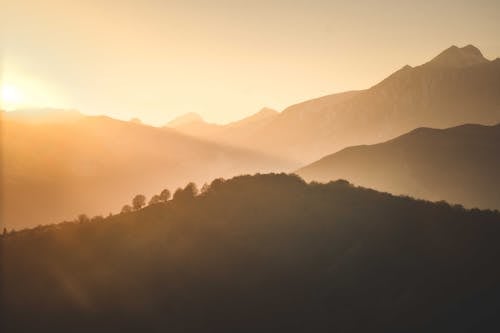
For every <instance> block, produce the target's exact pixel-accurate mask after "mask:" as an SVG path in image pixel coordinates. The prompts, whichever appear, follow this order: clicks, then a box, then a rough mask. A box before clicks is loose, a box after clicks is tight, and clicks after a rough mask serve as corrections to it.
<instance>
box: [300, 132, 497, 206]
mask: <svg viewBox="0 0 500 333" xmlns="http://www.w3.org/2000/svg"><path fill="white" fill-rule="evenodd" d="M499 171H500V124H499V125H495V126H482V125H462V126H458V127H453V128H448V129H444V130H440V129H430V128H418V129H416V130H413V131H411V132H410V133H407V134H405V135H402V136H400V137H397V138H396V139H393V140H390V141H387V142H384V143H380V144H375V145H369V146H355V147H349V148H346V149H344V150H342V151H339V152H337V153H334V154H331V155H329V156H326V157H324V158H322V159H321V160H319V161H317V162H314V163H312V164H310V165H308V166H306V167H304V168H302V169H300V170H299V171H298V172H297V173H298V174H300V175H301V176H302V177H304V178H305V179H309V180H312V179H313V180H318V181H330V180H334V179H339V178H341V179H347V180H349V181H351V182H353V183H355V184H358V185H362V186H366V187H370V188H375V189H378V190H383V191H389V192H391V193H396V194H409V195H411V196H415V197H419V198H425V199H430V200H443V199H444V200H446V201H449V202H454V203H461V204H464V205H466V206H468V207H482V208H494V209H500V190H499V189H500V172H499Z"/></svg>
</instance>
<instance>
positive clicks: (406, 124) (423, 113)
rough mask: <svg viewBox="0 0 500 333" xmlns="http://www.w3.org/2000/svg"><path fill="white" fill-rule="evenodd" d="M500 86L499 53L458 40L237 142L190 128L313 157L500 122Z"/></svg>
mask: <svg viewBox="0 0 500 333" xmlns="http://www.w3.org/2000/svg"><path fill="white" fill-rule="evenodd" d="M499 92H500V59H499V58H497V59H496V60H493V61H490V60H488V59H486V58H484V57H483V55H482V54H481V51H480V50H479V49H477V48H476V47H474V46H472V45H468V46H465V47H462V48H459V47H456V46H452V47H450V48H448V49H447V50H445V51H443V52H442V53H440V54H439V55H438V56H436V57H435V58H434V59H432V60H430V61H429V62H427V63H425V64H423V65H420V66H416V67H411V66H408V65H406V66H404V67H403V68H401V69H400V70H398V71H396V72H395V73H393V74H391V75H390V76H389V77H387V78H386V79H384V80H383V81H381V82H380V83H378V84H376V85H374V86H373V87H371V88H369V89H365V90H360V91H351V92H345V93H340V94H333V95H329V96H325V97H321V98H317V99H313V100H310V101H306V102H303V103H299V104H296V105H292V106H290V107H288V108H286V109H285V110H283V111H282V112H280V113H279V114H276V115H275V116H273V118H272V119H270V121H269V122H268V123H266V124H263V125H262V126H260V127H259V128H252V129H250V130H248V131H247V130H245V128H244V127H243V128H240V129H239V130H238V133H237V134H234V137H236V140H235V141H233V140H234V137H233V134H231V136H229V135H219V134H213V133H212V132H210V131H207V132H205V131H191V132H190V133H189V134H190V135H195V136H201V137H203V138H204V139H209V140H210V139H211V140H214V141H218V142H235V144H238V145H239V146H244V147H247V148H251V149H254V150H260V151H265V152H267V153H269V154H273V155H277V156H282V157H286V158H288V159H292V160H294V161H296V162H298V163H300V164H305V163H310V162H311V161H314V160H317V159H319V158H321V157H322V156H325V155H326V154H330V153H333V152H336V151H339V150H341V149H343V148H346V147H349V146H353V145H360V144H374V143H379V142H383V141H386V140H389V139H392V138H394V137H397V136H399V135H402V134H404V133H406V132H408V131H410V130H412V129H415V128H417V127H434V128H447V127H452V126H457V125H461V124H464V123H476V124H483V125H494V124H496V123H498V122H500V93H499ZM216 132H217V131H216Z"/></svg>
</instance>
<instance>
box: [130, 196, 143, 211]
mask: <svg viewBox="0 0 500 333" xmlns="http://www.w3.org/2000/svg"><path fill="white" fill-rule="evenodd" d="M145 204H146V197H145V196H144V195H142V194H137V195H136V196H135V197H134V199H132V207H133V208H134V210H138V209H141V208H142V207H144V205H145Z"/></svg>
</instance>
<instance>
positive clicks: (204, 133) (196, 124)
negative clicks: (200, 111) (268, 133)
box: [166, 108, 279, 151]
mask: <svg viewBox="0 0 500 333" xmlns="http://www.w3.org/2000/svg"><path fill="white" fill-rule="evenodd" d="M278 114H279V113H278V112H277V111H275V110H273V109H270V108H263V109H262V110H260V111H259V112H257V113H255V114H253V115H251V116H248V117H246V118H243V119H241V120H238V121H235V122H231V123H229V124H225V125H218V124H212V123H208V122H206V121H205V120H203V118H202V117H200V116H199V115H197V114H196V113H187V114H185V115H182V116H180V117H177V118H175V119H174V120H172V121H171V122H169V123H168V124H167V125H166V127H167V128H173V129H175V130H176V131H179V132H181V133H183V134H187V135H190V136H195V137H199V138H202V139H204V140H208V141H215V142H219V143H226V142H231V144H233V145H239V146H247V141H248V140H249V139H250V137H251V135H253V134H254V133H255V132H256V131H258V130H260V129H261V128H262V127H263V126H265V125H267V124H269V123H270V122H271V121H272V120H273V119H274V118H275V117H276V116H277V115H278ZM253 149H254V150H258V151H264V150H265V149H261V148H258V147H257V148H253Z"/></svg>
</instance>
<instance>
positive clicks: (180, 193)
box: [174, 183, 198, 201]
mask: <svg viewBox="0 0 500 333" xmlns="http://www.w3.org/2000/svg"><path fill="white" fill-rule="evenodd" d="M196 195H198V187H197V186H196V184H195V183H189V184H187V185H186V187H184V188H183V189H181V188H178V189H177V190H176V191H175V193H174V200H180V201H184V200H189V199H193V198H194V197H195V196H196Z"/></svg>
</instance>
